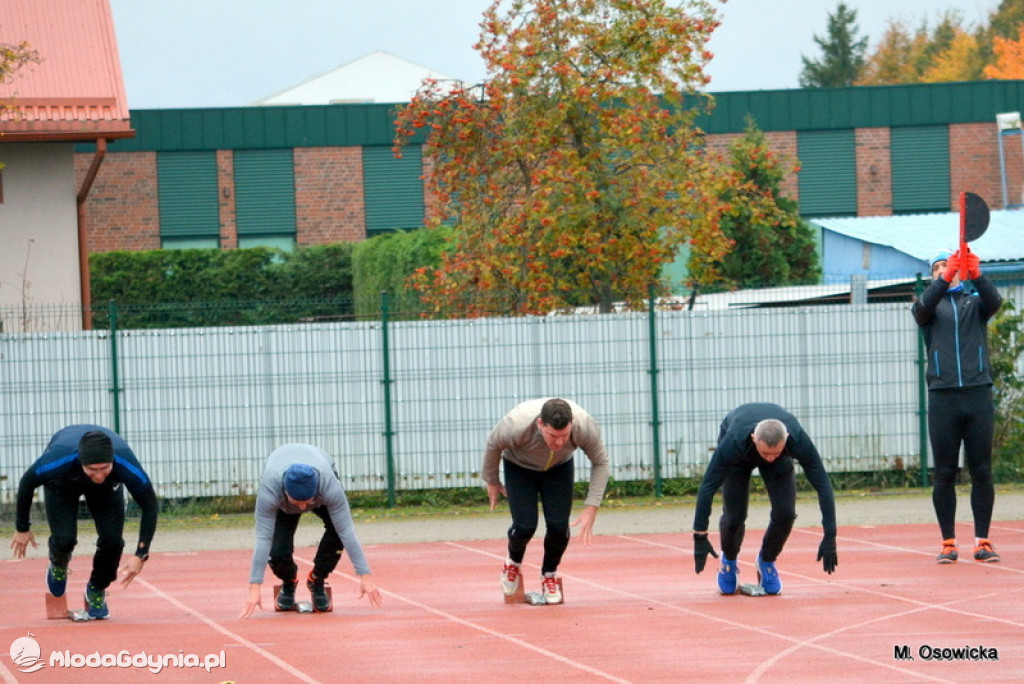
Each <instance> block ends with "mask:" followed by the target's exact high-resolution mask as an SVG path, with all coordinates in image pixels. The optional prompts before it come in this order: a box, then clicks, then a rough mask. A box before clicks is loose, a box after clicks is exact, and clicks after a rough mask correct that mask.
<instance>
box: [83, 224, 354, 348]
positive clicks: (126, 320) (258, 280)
mask: <svg viewBox="0 0 1024 684" xmlns="http://www.w3.org/2000/svg"><path fill="white" fill-rule="evenodd" d="M352 250H353V246H352V244H351V243H342V244H334V245H316V246H310V247H301V248H299V249H296V250H294V251H283V250H279V249H271V248H266V247H253V248H250V249H232V250H219V249H182V250H177V249H174V250H152V251H143V252H105V253H97V254H92V255H90V258H89V273H90V285H91V287H90V292H91V295H92V302H93V326H94V327H95V328H106V327H109V325H110V321H109V315H108V313H109V309H110V307H109V303H110V302H113V303H114V305H115V307H116V310H117V314H118V322H117V324H118V327H119V328H140V327H141V328H157V327H193V326H196V327H202V326H216V325H259V324H270V323H287V322H294V321H301V320H311V319H322V318H336V317H351V316H352V314H353V307H352V301H353V293H352Z"/></svg>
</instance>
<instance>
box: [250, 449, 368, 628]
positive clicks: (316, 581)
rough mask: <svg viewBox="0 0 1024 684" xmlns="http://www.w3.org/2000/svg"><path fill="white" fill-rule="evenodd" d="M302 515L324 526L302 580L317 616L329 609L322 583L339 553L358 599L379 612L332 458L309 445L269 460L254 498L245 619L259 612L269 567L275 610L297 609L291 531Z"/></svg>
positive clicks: (280, 451)
mask: <svg viewBox="0 0 1024 684" xmlns="http://www.w3.org/2000/svg"><path fill="white" fill-rule="evenodd" d="M305 511H312V512H313V515H315V516H317V517H318V518H320V519H321V520H323V523H324V535H323V537H322V538H321V539H320V544H319V546H318V547H317V551H316V556H315V558H314V559H313V569H312V570H311V571H310V573H309V576H308V578H307V579H306V586H307V587H308V588H309V591H310V595H311V597H312V599H313V608H314V610H316V611H329V610H331V609H332V605H331V599H330V596H329V594H328V593H327V590H326V586H325V580H326V579H327V576H328V575H329V574H330V573H331V572H332V571H333V570H334V569H335V568H336V567H337V565H338V561H339V560H341V554H342V552H343V551H345V550H347V551H348V556H349V560H350V561H351V562H352V567H353V568H354V569H355V571H356V574H357V575H359V580H360V590H359V598H362V597H363V596H364V595H365V596H368V597H369V598H370V603H372V604H373V605H374V606H377V607H380V606H382V605H383V598H382V597H381V593H380V590H379V589H377V587H376V586H375V585H374V583H373V579H372V578H371V576H370V566H369V565H368V564H367V562H366V557H365V556H364V555H363V548H362V546H360V544H359V540H358V539H357V538H356V533H355V527H354V525H353V523H352V511H351V510H350V509H349V505H348V498H347V497H346V496H345V489H344V487H343V486H342V484H341V480H339V479H338V474H337V472H336V471H335V469H334V463H333V461H332V460H331V457H330V456H328V455H327V454H326V453H325V452H324V451H323V450H321V449H319V448H318V447H315V446H312V445H311V444H286V445H284V446H282V447H280V448H278V449H276V450H275V451H274V452H273V453H272V454H270V457H269V458H268V459H267V465H266V467H265V468H264V470H263V477H262V479H261V481H260V490H259V493H258V494H257V496H256V546H255V548H254V549H253V553H252V566H251V569H250V572H249V598H248V600H247V601H246V604H245V609H244V610H243V611H242V614H241V617H243V618H245V617H249V616H250V615H252V613H253V611H255V609H256V608H262V607H263V604H262V602H261V590H260V587H261V586H262V584H263V575H264V572H265V571H266V568H267V565H268V564H269V565H270V569H271V571H272V572H273V573H274V575H275V576H276V577H277V578H278V579H280V580H281V581H282V585H281V592H280V593H279V594H278V596H277V598H276V599H275V607H276V608H277V610H291V609H293V608H294V607H295V588H296V585H297V584H298V577H297V576H298V566H297V565H296V564H295V559H294V557H293V553H294V550H295V530H296V529H297V528H298V525H299V518H300V517H301V516H302V514H303V513H304V512H305Z"/></svg>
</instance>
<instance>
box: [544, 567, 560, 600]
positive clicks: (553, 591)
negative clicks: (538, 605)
mask: <svg viewBox="0 0 1024 684" xmlns="http://www.w3.org/2000/svg"><path fill="white" fill-rule="evenodd" d="M541 586H542V587H543V589H544V603H546V604H551V603H561V602H562V584H561V583H560V582H559V581H558V577H557V576H556V575H555V573H553V572H548V573H545V574H544V580H543V581H542V582H541Z"/></svg>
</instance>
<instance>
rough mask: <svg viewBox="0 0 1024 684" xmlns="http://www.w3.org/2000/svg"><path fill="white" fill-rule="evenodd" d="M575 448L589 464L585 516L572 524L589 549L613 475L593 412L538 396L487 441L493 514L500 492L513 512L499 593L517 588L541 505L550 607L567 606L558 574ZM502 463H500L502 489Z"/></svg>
mask: <svg viewBox="0 0 1024 684" xmlns="http://www.w3.org/2000/svg"><path fill="white" fill-rule="evenodd" d="M577 449H582V450H583V453H585V454H586V455H587V458H589V459H590V466H591V470H590V486H589V490H588V492H587V497H586V499H585V500H584V502H583V511H582V512H581V513H580V515H579V517H578V518H577V519H576V521H575V522H574V523H572V525H571V526H572V527H576V526H577V525H578V526H580V530H581V535H582V537H583V545H584V546H589V545H590V541H591V535H592V531H593V527H594V520H595V518H596V517H597V509H598V507H599V506H600V505H601V499H602V498H604V490H605V487H606V486H607V485H608V473H609V466H608V453H607V452H606V451H605V448H604V443H603V442H602V440H601V432H600V430H599V429H598V427H597V423H596V422H595V421H594V419H593V418H591V417H590V414H588V413H587V412H586V411H584V410H583V409H582V408H581V407H579V406H577V405H576V404H574V403H572V402H570V401H567V400H565V399H533V400H531V401H526V402H523V403H522V404H519V405H518V406H516V407H515V408H514V409H512V410H511V411H509V412H508V413H507V414H506V415H505V417H504V418H502V420H501V422H499V423H498V424H497V425H496V426H495V427H494V429H493V430H492V431H491V434H490V437H488V439H487V448H486V449H485V451H484V462H483V468H482V470H481V476H482V478H483V480H484V482H485V483H487V496H488V499H489V500H490V504H491V510H492V511H493V510H494V508H495V506H497V503H498V497H499V495H504V496H505V497H506V498H508V506H509V509H510V511H511V513H512V526H511V527H510V528H509V530H508V559H507V560H506V561H505V564H504V566H503V567H502V570H501V588H502V591H503V592H504V594H505V596H506V597H511V596H513V595H515V593H516V592H517V590H518V589H519V581H520V579H519V577H520V574H521V573H520V566H521V564H522V562H523V557H524V556H525V555H526V546H527V544H529V542H530V540H531V539H532V538H533V535H534V533H536V531H537V522H538V520H537V503H538V501H539V502H540V503H541V504H542V506H543V510H544V523H545V526H546V528H547V531H546V533H545V535H544V558H543V561H542V563H541V575H542V576H543V579H542V585H543V592H542V594H543V597H544V602H545V603H561V602H562V590H561V582H560V581H559V580H558V577H557V572H556V571H557V570H558V565H559V564H560V563H561V561H562V555H563V554H564V553H565V550H566V548H568V546H569V527H570V524H569V516H570V513H571V511H572V492H573V483H574V482H575V471H574V464H573V454H575V452H576V450H577ZM499 464H502V465H503V470H504V475H505V484H504V486H502V483H501V479H500V478H499V474H498V466H499Z"/></svg>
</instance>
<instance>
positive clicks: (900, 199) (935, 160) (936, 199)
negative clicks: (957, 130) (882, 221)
mask: <svg viewBox="0 0 1024 684" xmlns="http://www.w3.org/2000/svg"><path fill="white" fill-rule="evenodd" d="M890 155H891V164H892V211H893V213H894V214H899V213H921V212H933V211H949V209H950V198H951V193H952V190H951V189H950V182H951V181H950V177H949V128H948V127H947V126H919V127H912V128H893V129H892V132H891V133H890Z"/></svg>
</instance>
